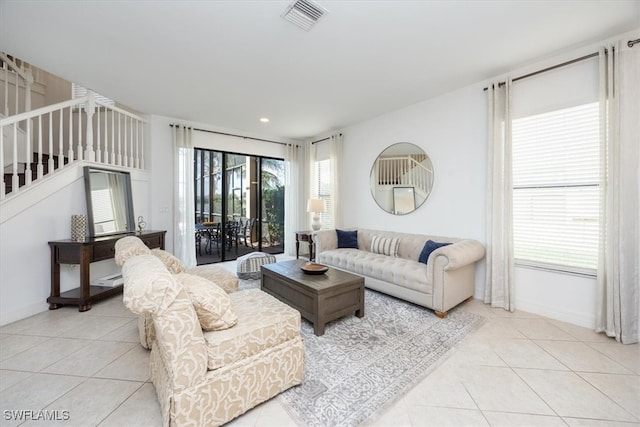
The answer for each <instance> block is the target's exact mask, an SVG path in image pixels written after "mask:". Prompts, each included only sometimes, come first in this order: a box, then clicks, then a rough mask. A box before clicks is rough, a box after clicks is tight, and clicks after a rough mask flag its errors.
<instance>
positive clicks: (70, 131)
mask: <svg viewBox="0 0 640 427" xmlns="http://www.w3.org/2000/svg"><path fill="white" fill-rule="evenodd" d="M72 162H73V107H69V163H72Z"/></svg>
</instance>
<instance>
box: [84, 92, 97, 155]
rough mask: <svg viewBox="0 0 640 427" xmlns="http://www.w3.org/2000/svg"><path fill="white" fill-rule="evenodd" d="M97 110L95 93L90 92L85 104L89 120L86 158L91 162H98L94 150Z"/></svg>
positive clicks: (86, 115)
mask: <svg viewBox="0 0 640 427" xmlns="http://www.w3.org/2000/svg"><path fill="white" fill-rule="evenodd" d="M95 109H96V104H95V99H94V97H93V92H92V91H89V94H88V95H87V100H86V101H85V104H84V112H85V117H86V118H87V123H86V125H87V126H86V127H87V138H86V139H87V144H86V147H85V152H84V158H85V160H88V161H90V162H95V161H96V152H95V151H94V149H93V113H94V111H95Z"/></svg>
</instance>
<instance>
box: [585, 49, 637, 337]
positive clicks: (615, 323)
mask: <svg viewBox="0 0 640 427" xmlns="http://www.w3.org/2000/svg"><path fill="white" fill-rule="evenodd" d="M600 61H601V62H600V111H601V123H600V128H601V140H602V141H603V144H602V150H601V159H602V168H603V170H604V171H605V173H604V174H602V175H603V180H602V182H601V186H600V188H601V206H602V209H601V215H600V254H599V255H600V256H599V263H598V305H597V309H598V312H597V318H596V319H597V320H596V322H597V324H596V330H597V331H598V332H604V333H606V334H607V335H608V336H610V337H615V339H616V340H618V341H620V342H622V343H624V344H631V343H636V342H639V341H640V327H639V325H638V322H639V311H640V274H639V272H638V270H639V263H640V247H639V246H640V230H639V228H640V224H639V223H640V209H639V208H638V204H639V202H638V197H639V194H640V166H639V165H640V45H636V46H635V47H628V46H627V45H626V43H624V42H615V43H613V44H610V45H609V46H607V52H606V53H605V50H604V48H603V49H601V51H600Z"/></svg>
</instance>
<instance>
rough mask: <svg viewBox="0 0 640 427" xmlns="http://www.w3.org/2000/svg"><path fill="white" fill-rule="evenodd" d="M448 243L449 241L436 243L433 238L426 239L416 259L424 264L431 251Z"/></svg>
mask: <svg viewBox="0 0 640 427" xmlns="http://www.w3.org/2000/svg"><path fill="white" fill-rule="evenodd" d="M450 244H451V243H438V242H434V241H433V240H427V243H425V244H424V248H422V252H420V256H419V257H418V261H419V262H421V263H423V264H426V263H427V261H428V260H429V255H431V252H433V251H435V250H436V249H438V248H441V247H442V246H447V245H450Z"/></svg>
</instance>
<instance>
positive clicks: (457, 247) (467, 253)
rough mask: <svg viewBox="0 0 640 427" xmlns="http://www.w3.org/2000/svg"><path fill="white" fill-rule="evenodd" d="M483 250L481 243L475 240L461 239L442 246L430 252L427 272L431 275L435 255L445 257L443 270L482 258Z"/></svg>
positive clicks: (456, 267)
mask: <svg viewBox="0 0 640 427" xmlns="http://www.w3.org/2000/svg"><path fill="white" fill-rule="evenodd" d="M484 254H485V250H484V246H483V245H482V243H480V242H478V241H477V240H472V239H463V240H458V241H457V242H455V243H453V244H451V245H447V246H442V247H440V248H438V249H436V250H435V251H433V252H432V253H431V256H430V257H429V260H428V261H427V274H428V275H429V277H432V276H433V268H434V265H435V260H436V258H437V257H439V256H441V257H444V258H446V259H447V262H446V263H445V265H444V268H443V269H444V271H451V270H456V269H458V268H461V267H464V266H466V265H469V264H471V263H473V262H476V261H478V260H481V259H482V258H484Z"/></svg>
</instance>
